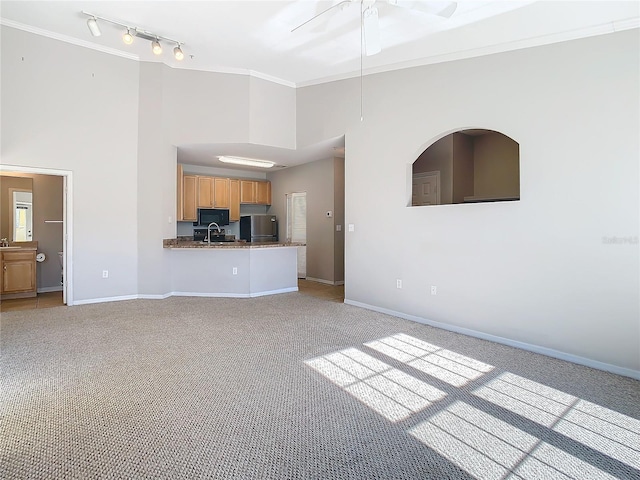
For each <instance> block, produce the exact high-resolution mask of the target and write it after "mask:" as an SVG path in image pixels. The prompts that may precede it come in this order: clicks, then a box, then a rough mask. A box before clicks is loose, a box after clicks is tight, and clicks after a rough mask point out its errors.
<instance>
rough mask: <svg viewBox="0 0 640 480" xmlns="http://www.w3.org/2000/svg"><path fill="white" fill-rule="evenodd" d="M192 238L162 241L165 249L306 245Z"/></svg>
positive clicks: (299, 245) (300, 245)
mask: <svg viewBox="0 0 640 480" xmlns="http://www.w3.org/2000/svg"><path fill="white" fill-rule="evenodd" d="M189 238H190V237H183V238H181V237H178V238H165V239H164V240H163V241H162V246H163V247H164V248H210V249H212V248H273V247H302V246H304V245H306V244H304V243H293V242H269V243H247V242H246V241H245V240H236V241H233V242H211V245H208V244H207V243H206V242H194V241H193V240H191V239H189Z"/></svg>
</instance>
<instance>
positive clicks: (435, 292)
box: [431, 285, 438, 295]
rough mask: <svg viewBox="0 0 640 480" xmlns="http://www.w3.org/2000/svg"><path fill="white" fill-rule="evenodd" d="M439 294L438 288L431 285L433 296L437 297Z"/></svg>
mask: <svg viewBox="0 0 640 480" xmlns="http://www.w3.org/2000/svg"><path fill="white" fill-rule="evenodd" d="M437 294H438V287H436V286H435V285H431V295H437Z"/></svg>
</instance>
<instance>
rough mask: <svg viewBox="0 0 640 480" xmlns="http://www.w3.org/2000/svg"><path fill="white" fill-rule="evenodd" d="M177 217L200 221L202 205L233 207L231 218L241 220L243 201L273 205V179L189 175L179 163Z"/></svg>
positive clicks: (230, 219)
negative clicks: (199, 210) (271, 180)
mask: <svg viewBox="0 0 640 480" xmlns="http://www.w3.org/2000/svg"><path fill="white" fill-rule="evenodd" d="M177 193H178V198H177V205H178V209H177V215H176V220H177V221H179V222H196V221H197V220H198V208H224V209H228V210H229V221H230V222H238V221H239V220H240V204H251V205H271V182H269V181H268V180H243V179H239V178H222V177H212V176H207V175H189V174H185V173H184V171H183V166H182V165H181V164H178V190H177Z"/></svg>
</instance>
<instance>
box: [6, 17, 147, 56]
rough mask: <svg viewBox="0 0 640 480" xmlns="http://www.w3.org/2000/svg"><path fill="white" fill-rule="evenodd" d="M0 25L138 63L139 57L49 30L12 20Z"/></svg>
mask: <svg viewBox="0 0 640 480" xmlns="http://www.w3.org/2000/svg"><path fill="white" fill-rule="evenodd" d="M0 25H4V26H6V27H12V28H16V29H18V30H23V31H25V32H29V33H34V34H36V35H40V36H43V37H48V38H52V39H54V40H60V41H61V42H65V43H71V44H73V45H77V46H79V47H84V48H90V49H91V50H97V51H99V52H102V53H108V54H109V55H116V56H118V57H123V58H128V59H129V60H137V61H140V57H138V55H134V54H132V53H127V52H123V51H121V50H117V49H115V48H109V47H105V46H102V45H98V44H96V43H92V42H87V41H84V40H78V39H77V38H73V37H70V36H68V35H62V34H60V33H55V32H51V31H49V30H44V29H43V28H38V27H32V26H31V25H25V24H24V23H19V22H14V21H13V20H7V19H6V18H0Z"/></svg>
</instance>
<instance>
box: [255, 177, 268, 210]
mask: <svg viewBox="0 0 640 480" xmlns="http://www.w3.org/2000/svg"><path fill="white" fill-rule="evenodd" d="M256 203H257V204H258V205H271V182H256Z"/></svg>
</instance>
